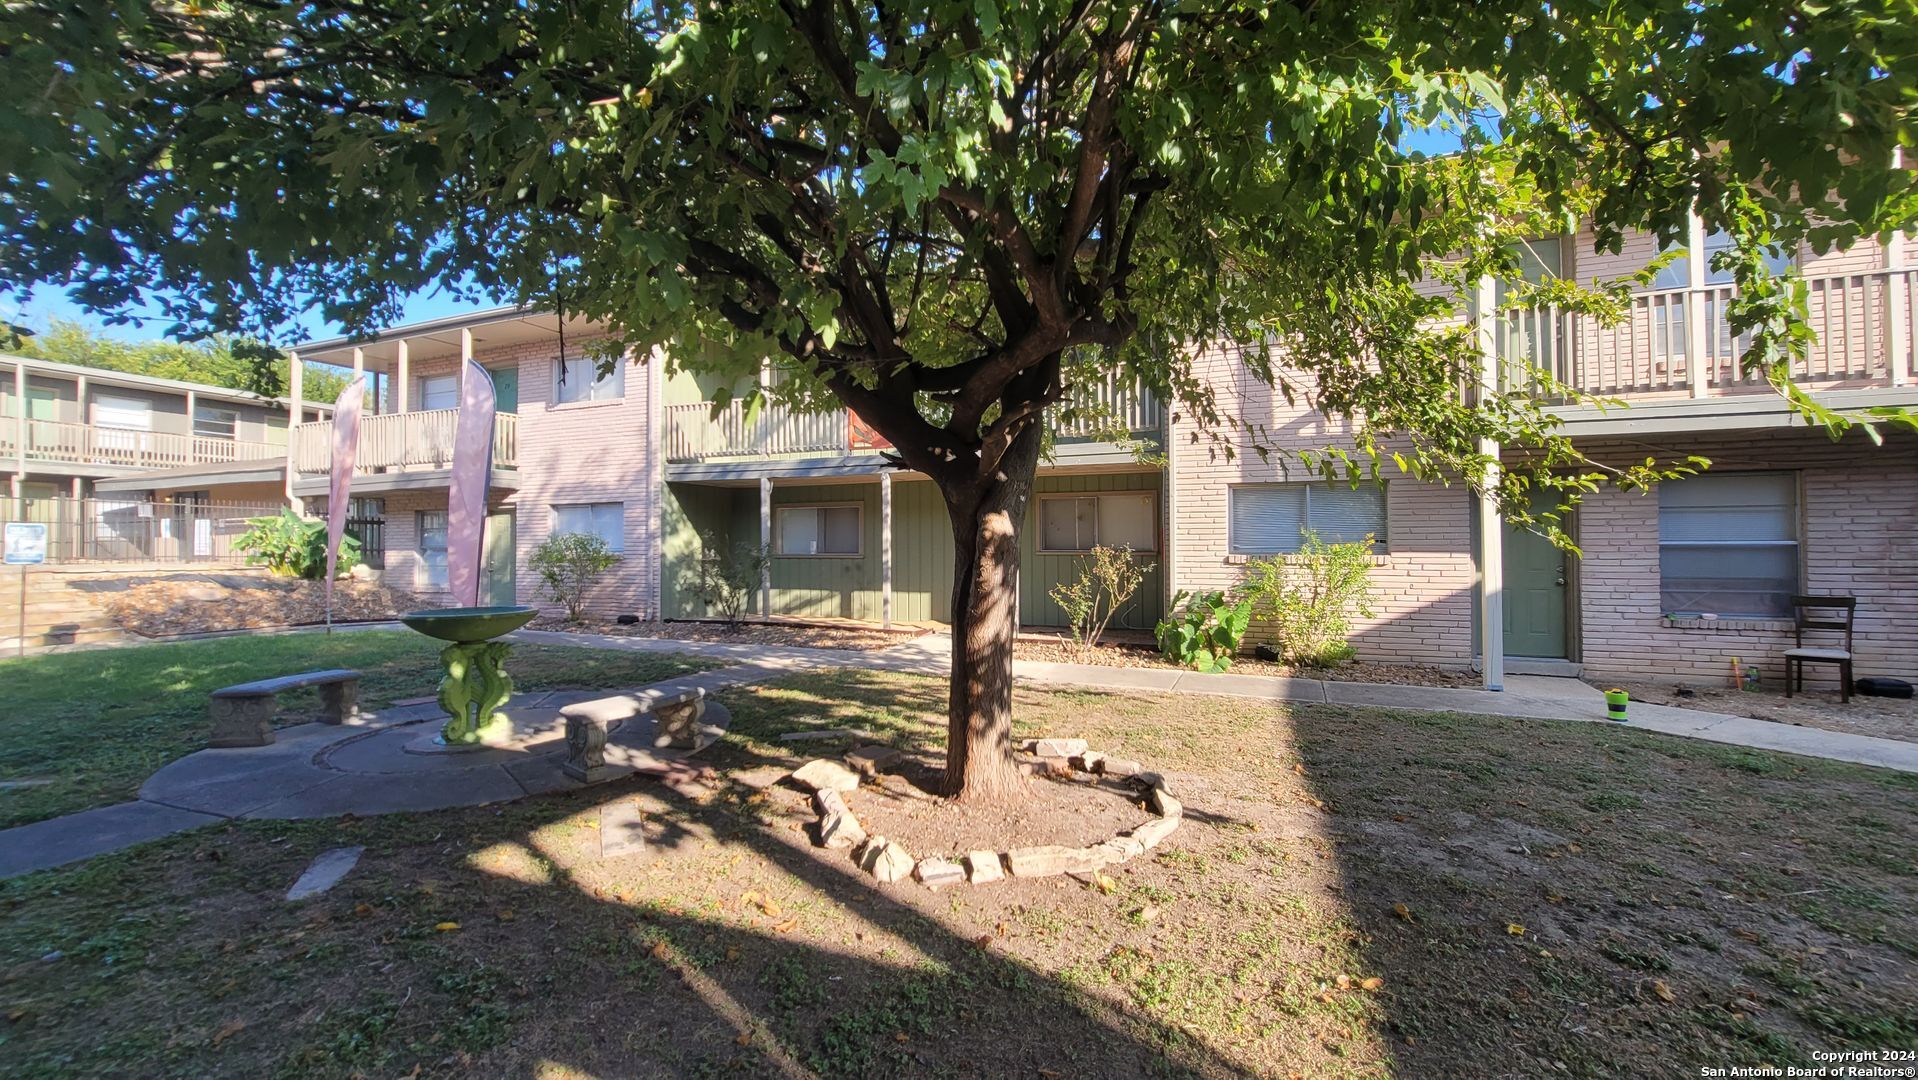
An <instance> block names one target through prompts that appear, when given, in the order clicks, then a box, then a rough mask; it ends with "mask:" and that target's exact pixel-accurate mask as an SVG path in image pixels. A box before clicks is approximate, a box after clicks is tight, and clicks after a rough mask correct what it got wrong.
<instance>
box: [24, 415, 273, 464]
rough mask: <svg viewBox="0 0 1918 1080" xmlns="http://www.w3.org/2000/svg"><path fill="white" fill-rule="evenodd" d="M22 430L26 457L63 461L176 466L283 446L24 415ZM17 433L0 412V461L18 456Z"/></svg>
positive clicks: (263, 456)
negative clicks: (24, 420) (43, 418)
mask: <svg viewBox="0 0 1918 1080" xmlns="http://www.w3.org/2000/svg"><path fill="white" fill-rule="evenodd" d="M24 434H25V447H26V453H25V456H26V459H27V460H28V461H38V462H60V463H63V464H69V465H106V466H112V467H116V468H129V469H178V468H185V467H187V466H190V465H219V464H224V463H226V462H230V461H261V460H267V459H277V458H279V457H282V456H283V455H285V453H286V447H285V446H284V445H282V444H278V443H269V442H255V441H252V440H248V439H220V438H212V437H210V436H206V435H188V434H183V433H180V432H172V431H140V430H137V429H133V428H115V427H100V426H98V425H95V424H81V423H76V422H74V421H71V420H32V419H30V420H28V421H27V422H26V431H25V433H24ZM21 435H22V432H21V424H20V418H19V417H17V416H0V460H15V461H17V460H19V458H20V456H21V445H22V443H21Z"/></svg>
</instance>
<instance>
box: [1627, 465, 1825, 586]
mask: <svg viewBox="0 0 1918 1080" xmlns="http://www.w3.org/2000/svg"><path fill="white" fill-rule="evenodd" d="M1798 563H1799V555H1798V478H1797V476H1796V475H1795V474H1793V473H1722V474H1719V475H1717V476H1712V475H1709V474H1708V475H1705V476H1692V477H1686V478H1684V479H1682V480H1668V481H1666V482H1665V483H1662V484H1660V485H1658V572H1659V592H1660V606H1661V607H1663V608H1664V610H1665V611H1666V612H1667V613H1669V614H1675V615H1705V614H1710V615H1744V616H1756V617H1760V618H1778V617H1784V616H1789V615H1790V614H1791V595H1792V594H1793V593H1795V592H1797V591H1798V587H1799V586H1798Z"/></svg>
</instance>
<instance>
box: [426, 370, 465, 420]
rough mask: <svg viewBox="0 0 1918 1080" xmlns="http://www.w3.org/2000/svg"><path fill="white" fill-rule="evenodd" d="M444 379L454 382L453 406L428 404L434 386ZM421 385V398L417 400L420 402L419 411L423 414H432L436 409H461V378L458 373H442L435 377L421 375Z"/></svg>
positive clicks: (434, 375)
mask: <svg viewBox="0 0 1918 1080" xmlns="http://www.w3.org/2000/svg"><path fill="white" fill-rule="evenodd" d="M442 379H451V380H452V382H453V403H452V404H451V405H430V404H428V403H427V397H428V396H429V391H430V389H431V387H432V385H433V384H434V383H435V382H438V381H440V380H442ZM419 383H420V385H419V397H418V398H417V399H416V400H417V401H418V402H419V410H420V411H421V412H431V411H434V410H436V409H457V408H459V407H460V377H459V373H458V372H454V371H442V372H439V373H437V374H433V375H421V376H420V378H419Z"/></svg>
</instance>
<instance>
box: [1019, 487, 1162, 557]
mask: <svg viewBox="0 0 1918 1080" xmlns="http://www.w3.org/2000/svg"><path fill="white" fill-rule="evenodd" d="M1077 499H1091V500H1093V511H1092V543H1091V544H1090V545H1088V546H1085V547H1076V548H1055V547H1047V546H1046V505H1047V504H1048V503H1055V502H1064V501H1067V500H1077ZM1105 499H1144V500H1145V501H1146V503H1147V504H1148V505H1149V506H1150V507H1151V508H1152V545H1151V546H1150V547H1135V548H1133V549H1132V553H1133V554H1135V555H1156V554H1158V552H1159V545H1160V543H1161V542H1162V533H1163V531H1164V526H1163V525H1162V523H1161V522H1160V518H1159V499H1158V492H1156V491H1152V490H1149V489H1143V488H1141V489H1133V490H1126V491H1054V492H1047V493H1045V494H1042V495H1040V496H1039V517H1038V520H1037V521H1036V522H1035V524H1036V525H1037V526H1038V535H1037V536H1035V537H1033V550H1035V551H1037V552H1038V553H1039V554H1041V555H1084V554H1085V553H1087V552H1089V551H1091V550H1092V549H1093V548H1095V547H1098V546H1099V545H1100V544H1102V543H1104V542H1105V538H1104V537H1102V536H1100V535H1099V514H1100V510H1099V503H1100V502H1101V501H1102V500H1105Z"/></svg>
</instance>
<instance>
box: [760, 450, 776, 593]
mask: <svg viewBox="0 0 1918 1080" xmlns="http://www.w3.org/2000/svg"><path fill="white" fill-rule="evenodd" d="M772 550H773V478H772V477H770V476H762V477H760V478H759V551H760V554H761V558H760V560H759V614H760V615H762V616H764V617H766V618H771V617H772V613H773V561H772V558H771V556H772Z"/></svg>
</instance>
